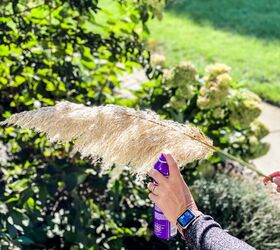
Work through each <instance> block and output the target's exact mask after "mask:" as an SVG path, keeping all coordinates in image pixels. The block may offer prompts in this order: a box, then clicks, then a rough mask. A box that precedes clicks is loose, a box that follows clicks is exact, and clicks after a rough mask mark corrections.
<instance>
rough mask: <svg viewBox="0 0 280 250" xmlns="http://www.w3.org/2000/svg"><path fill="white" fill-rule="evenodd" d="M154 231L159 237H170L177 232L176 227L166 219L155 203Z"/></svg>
mask: <svg viewBox="0 0 280 250" xmlns="http://www.w3.org/2000/svg"><path fill="white" fill-rule="evenodd" d="M154 233H155V235H156V236H157V237H159V238H161V239H170V238H171V237H173V236H175V235H176V233H177V227H176V226H175V225H172V224H171V222H169V221H168V219H167V218H166V217H165V216H164V214H163V212H162V211H161V210H160V209H159V208H158V207H157V206H156V205H155V208H154Z"/></svg>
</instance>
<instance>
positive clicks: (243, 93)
mask: <svg viewBox="0 0 280 250" xmlns="http://www.w3.org/2000/svg"><path fill="white" fill-rule="evenodd" d="M229 72H230V68H229V67H228V66H226V65H223V64H213V65H209V66H208V67H207V68H206V73H205V75H204V76H199V75H198V74H197V73H196V69H195V67H194V66H193V65H192V64H190V63H182V64H180V65H178V66H176V67H174V68H172V69H165V70H164V74H163V76H162V78H161V81H157V82H154V83H153V85H151V84H143V90H142V91H140V92H138V95H139V96H140V97H141V98H140V99H139V101H140V104H139V105H140V106H144V107H151V108H152V109H153V110H155V111H157V112H158V113H160V114H162V115H163V116H164V117H166V118H171V119H174V120H177V121H180V122H190V123H192V124H195V125H197V126H199V127H200V128H201V129H202V131H203V132H205V133H206V134H207V135H208V136H209V137H210V138H211V139H213V141H214V144H215V145H216V146H218V147H220V148H222V149H225V150H226V151H227V152H229V153H231V154H233V155H236V156H240V157H241V158H243V159H246V160H249V159H254V158H257V157H260V156H262V155H264V154H266V153H267V151H268V149H269V145H268V144H267V143H263V142H262V141H261V139H262V138H263V137H264V136H266V135H267V134H268V129H267V127H266V126H265V125H264V124H263V123H261V122H260V121H259V120H257V118H258V116H259V115H260V113H261V109H260V102H261V100H260V98H259V97H258V96H257V95H255V94H254V93H252V92H250V91H249V90H246V89H243V88H241V86H239V85H238V84H237V83H236V82H234V81H233V80H232V78H231V77H230V75H229ZM151 87H152V88H151Z"/></svg>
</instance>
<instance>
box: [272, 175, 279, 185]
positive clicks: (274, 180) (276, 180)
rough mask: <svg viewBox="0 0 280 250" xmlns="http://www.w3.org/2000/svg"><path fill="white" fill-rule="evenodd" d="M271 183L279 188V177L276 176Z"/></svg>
mask: <svg viewBox="0 0 280 250" xmlns="http://www.w3.org/2000/svg"><path fill="white" fill-rule="evenodd" d="M272 181H273V182H274V183H275V184H276V185H277V186H280V176H276V177H274V178H273V179H272Z"/></svg>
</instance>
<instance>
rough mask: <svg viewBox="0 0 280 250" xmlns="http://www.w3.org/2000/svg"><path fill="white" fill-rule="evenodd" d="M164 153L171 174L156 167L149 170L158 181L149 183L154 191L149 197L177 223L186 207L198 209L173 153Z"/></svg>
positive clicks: (172, 221)
mask: <svg viewBox="0 0 280 250" xmlns="http://www.w3.org/2000/svg"><path fill="white" fill-rule="evenodd" d="M163 155H164V157H165V158H166V161H167V164H168V166H169V176H168V177H165V176H163V175H162V174H161V173H160V172H159V171H157V170H156V169H151V170H150V171H149V172H148V174H149V176H151V177H152V178H153V179H154V180H155V181H156V182H157V183H158V184H154V183H152V182H149V183H148V189H149V190H150V191H153V192H152V193H150V194H149V198H150V199H151V200H152V201H153V202H154V203H155V204H156V205H157V206H158V207H159V208H160V209H161V211H162V212H163V213H164V215H165V217H166V218H167V219H168V220H169V221H170V222H171V223H172V224H176V221H177V218H178V217H179V215H181V214H182V213H183V212H184V211H185V210H186V209H188V208H191V209H192V210H196V211H197V212H198V209H197V206H196V204H195V202H194V200H193V197H192V194H191V192H190V190H189V188H188V186H187V184H186V182H185V181H184V179H183V177H182V175H181V173H180V170H179V168H178V165H177V163H176V161H175V160H174V158H173V157H172V155H171V153H170V152H169V151H165V152H164V153H163ZM155 186H156V187H155Z"/></svg>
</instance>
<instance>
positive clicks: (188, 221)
mask: <svg viewBox="0 0 280 250" xmlns="http://www.w3.org/2000/svg"><path fill="white" fill-rule="evenodd" d="M201 214H202V213H201V212H199V211H194V210H192V209H191V208H188V209H187V210H186V211H185V212H183V213H182V214H181V215H180V216H179V217H178V219H177V222H176V226H177V228H178V230H179V232H180V233H181V234H182V236H183V237H184V233H183V230H185V229H187V228H188V227H189V226H190V225H192V224H193V223H194V222H195V221H196V220H197V219H198V218H199V217H200V215H201Z"/></svg>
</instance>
